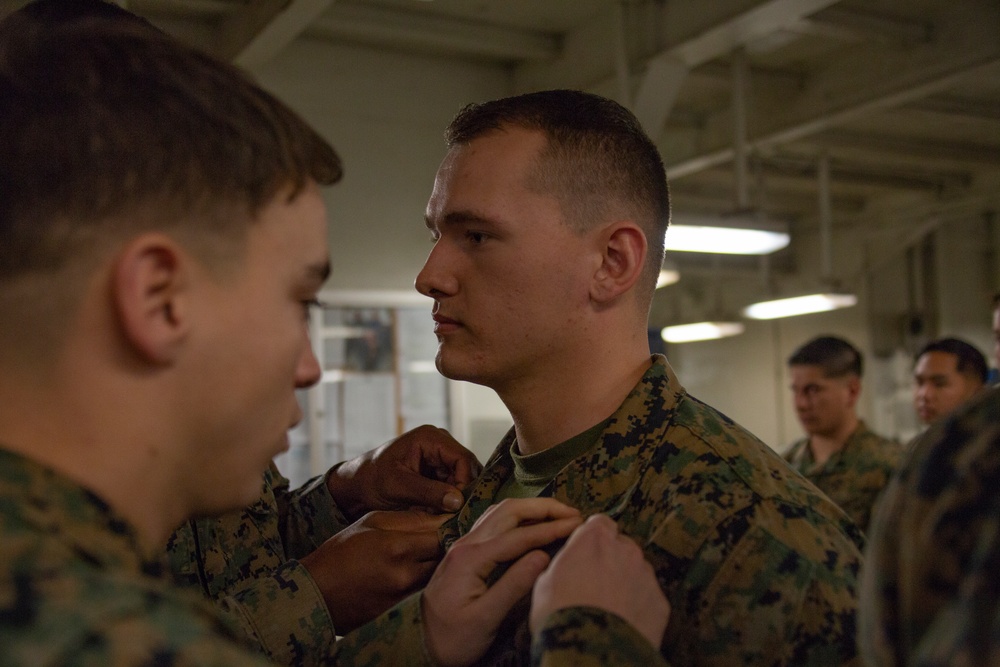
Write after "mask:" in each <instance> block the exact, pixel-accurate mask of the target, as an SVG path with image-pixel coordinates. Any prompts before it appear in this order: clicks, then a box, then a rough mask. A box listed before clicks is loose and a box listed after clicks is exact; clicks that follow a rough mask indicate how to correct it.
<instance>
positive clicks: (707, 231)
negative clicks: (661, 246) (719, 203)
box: [665, 225, 788, 255]
mask: <svg viewBox="0 0 1000 667" xmlns="http://www.w3.org/2000/svg"><path fill="white" fill-rule="evenodd" d="M786 245H788V234H786V233H785V232H771V231H766V230H763V229H738V228H735V227H702V226H698V227H694V226H690V225H670V227H669V228H668V229H667V236H666V242H665V247H666V249H667V250H673V251H679V252H712V253H721V254H724V255H766V254H768V253H772V252H774V251H776V250H781V249H782V248H784V247H785V246H786Z"/></svg>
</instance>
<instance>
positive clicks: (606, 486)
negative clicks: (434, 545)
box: [440, 355, 686, 547]
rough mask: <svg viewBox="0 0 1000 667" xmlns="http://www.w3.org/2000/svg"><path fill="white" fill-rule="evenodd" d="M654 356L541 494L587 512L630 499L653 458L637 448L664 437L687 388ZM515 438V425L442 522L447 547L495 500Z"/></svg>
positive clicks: (612, 510) (613, 508)
mask: <svg viewBox="0 0 1000 667" xmlns="http://www.w3.org/2000/svg"><path fill="white" fill-rule="evenodd" d="M651 361H652V364H651V366H650V368H649V370H647V371H646V373H645V374H644V375H643V377H642V379H641V380H639V382H638V384H636V386H635V387H634V388H633V389H632V391H631V392H629V394H628V396H627V397H626V398H625V400H624V401H623V402H622V404H621V406H620V407H619V408H618V410H616V411H615V413H614V414H613V415H612V416H611V418H610V420H609V421H608V425H607V427H606V428H605V429H604V433H602V434H601V435H600V437H599V445H598V446H596V447H593V448H591V449H590V450H589V451H588V452H587V453H586V454H583V455H582V456H579V457H577V458H576V459H574V460H573V461H571V462H570V463H569V465H567V466H566V467H565V468H563V470H562V471H560V472H559V473H558V474H557V475H556V476H555V478H554V479H553V480H552V481H551V482H550V483H549V485H548V486H546V487H545V489H544V490H543V491H542V492H541V494H540V495H541V496H551V497H553V498H555V499H557V500H560V501H562V502H564V503H566V504H567V505H571V506H573V507H576V508H577V509H579V510H580V512H581V513H582V514H583V515H584V516H590V515H591V514H598V513H605V514H609V515H610V516H611V517H612V518H614V517H616V516H617V515H618V514H619V513H620V511H621V509H622V508H623V507H624V506H627V505H628V501H629V499H630V498H631V496H632V493H633V492H634V491H635V490H636V488H637V485H638V483H639V478H640V474H641V472H642V470H643V469H644V468H645V467H646V466H647V465H648V464H649V461H647V460H645V459H644V458H643V457H642V456H638V453H639V452H641V451H642V450H643V449H644V448H645V445H647V444H650V445H651V446H652V445H655V444H659V443H660V442H661V441H662V440H663V434H664V433H665V432H666V431H667V429H668V428H670V426H671V424H672V423H673V416H674V414H675V413H676V411H677V406H678V403H679V402H680V399H681V397H682V396H684V395H685V394H686V391H685V390H684V387H682V386H681V383H680V381H679V380H678V379H677V376H676V375H674V372H673V369H671V368H670V364H668V363H667V359H666V357H664V356H662V355H653V357H652V360H651ZM651 416H652V417H655V418H650V417H651ZM514 440H515V437H514V429H511V430H510V431H509V432H508V433H507V435H506V436H505V437H504V439H503V440H502V441H501V442H500V444H499V445H498V446H497V448H496V450H494V452H493V455H492V456H490V458H489V460H488V461H487V463H486V466H485V468H484V469H483V473H482V475H481V476H480V477H479V479H478V480H476V483H475V484H474V485H472V487H471V488H470V489H469V491H468V493H467V496H466V503H465V506H464V507H462V509H461V510H459V513H458V514H457V515H456V516H455V517H454V518H452V519H451V520H449V521H448V522H447V523H445V524H444V526H442V528H441V531H440V536H441V540H442V543H443V544H444V545H445V546H446V547H448V546H451V543H452V542H454V541H455V540H456V539H458V538H459V537H461V536H462V535H464V534H465V533H466V532H468V531H469V530H470V529H471V528H472V524H473V522H474V521H475V519H476V518H478V517H480V516H482V514H483V512H485V511H486V508H487V507H489V506H490V505H491V504H492V503H493V501H494V498H495V497H496V494H497V492H498V491H499V490H500V487H502V486H503V483H504V481H505V480H506V479H507V478H508V477H509V476H510V475H512V474H513V472H514V462H513V460H512V459H511V456H510V448H511V445H513V444H514Z"/></svg>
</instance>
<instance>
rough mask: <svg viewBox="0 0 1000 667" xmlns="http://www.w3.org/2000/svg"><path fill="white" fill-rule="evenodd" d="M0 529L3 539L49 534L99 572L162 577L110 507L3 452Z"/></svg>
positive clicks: (33, 464) (59, 477)
mask: <svg viewBox="0 0 1000 667" xmlns="http://www.w3.org/2000/svg"><path fill="white" fill-rule="evenodd" d="M0 526H2V527H3V533H4V537H5V539H7V538H9V537H21V536H29V535H32V534H46V535H48V536H50V537H53V538H55V539H57V540H58V541H59V542H61V543H62V544H63V545H64V546H65V548H66V549H67V551H69V552H72V553H74V554H76V555H77V556H78V557H81V558H83V559H86V560H88V561H90V562H91V563H93V564H94V565H96V566H98V567H102V568H109V569H111V568H113V569H126V570H130V571H141V572H143V573H145V574H147V575H150V576H155V577H161V576H163V568H162V563H160V562H159V561H156V560H147V559H145V558H143V555H142V550H141V549H140V547H139V541H138V536H137V535H136V533H135V531H134V530H133V528H132V526H131V525H129V524H128V523H127V522H126V521H125V520H124V519H123V518H121V517H120V516H119V515H118V514H117V513H116V512H115V511H114V510H113V509H112V508H111V507H109V506H108V504H107V503H105V502H104V501H103V500H101V499H100V498H99V497H97V496H96V495H94V494H93V493H91V492H90V491H88V490H86V489H84V488H83V487H81V486H79V485H78V484H76V483H75V482H73V481H71V480H69V479H67V478H66V477H64V476H62V475H61V474H59V473H57V472H56V471H54V470H51V469H49V468H46V467H44V466H42V465H40V464H38V463H36V462H34V461H32V460H31V459H28V458H26V457H24V456H21V455H19V454H15V453H13V452H9V451H6V450H3V449H0ZM19 534H20V535H19Z"/></svg>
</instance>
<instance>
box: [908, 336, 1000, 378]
mask: <svg viewBox="0 0 1000 667" xmlns="http://www.w3.org/2000/svg"><path fill="white" fill-rule="evenodd" d="M928 352H946V353H948V354H953V355H955V370H957V371H958V372H959V373H961V374H962V375H966V376H968V377H970V378H973V379H974V380H978V381H979V382H980V383H981V384H986V379H987V377H988V376H989V373H990V369H989V366H988V365H987V364H986V357H985V356H984V355H983V353H982V352H980V351H979V350H977V349H976V347H975V346H973V345H972V344H971V343H968V342H966V341H964V340H962V339H961V338H939V339H938V340H932V341H931V342H929V343H927V344H926V345H924V346H923V347H922V348H920V352H918V353H917V356H916V357H915V358H914V361H916V360H919V359H920V357H922V356H924V355H925V354H927V353H928Z"/></svg>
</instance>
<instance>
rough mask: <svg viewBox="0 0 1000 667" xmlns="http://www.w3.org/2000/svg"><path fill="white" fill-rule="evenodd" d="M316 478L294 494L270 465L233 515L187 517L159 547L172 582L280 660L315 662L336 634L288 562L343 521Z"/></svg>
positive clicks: (302, 575) (310, 587)
mask: <svg viewBox="0 0 1000 667" xmlns="http://www.w3.org/2000/svg"><path fill="white" fill-rule="evenodd" d="M347 523H348V522H347V520H346V518H345V517H344V516H343V514H342V513H341V512H340V510H339V509H338V508H337V505H336V503H334V501H333V497H332V496H331V495H330V492H329V490H328V489H327V486H326V481H325V477H323V476H320V477H316V478H314V479H312V480H310V481H309V482H307V483H306V484H304V485H303V486H302V487H300V488H299V489H297V490H295V491H290V490H289V483H288V480H287V479H286V478H284V477H283V476H282V475H281V473H279V472H278V469H277V468H276V467H275V466H274V464H271V467H270V469H269V470H267V471H266V472H265V474H264V486H263V489H262V492H261V496H260V498H258V499H257V501H256V502H254V504H252V505H250V506H249V507H247V508H246V509H244V510H242V511H240V512H232V513H230V514H227V515H224V516H222V517H220V518H218V519H199V520H196V521H189V522H188V523H186V524H184V526H182V527H181V528H180V529H178V530H177V531H176V532H175V533H174V535H173V536H172V537H171V538H170V541H169V542H168V544H167V555H168V559H169V563H170V568H171V569H172V570H173V572H174V576H175V578H176V579H177V581H178V582H179V583H181V584H182V585H185V586H189V587H196V588H199V589H200V590H201V591H202V592H203V593H204V594H205V595H207V596H208V597H209V598H211V599H213V600H218V602H219V604H220V606H221V608H222V609H224V610H225V611H226V612H228V613H229V615H230V616H231V617H232V618H233V619H234V620H235V622H236V623H238V624H239V625H240V626H241V627H242V628H243V630H244V632H245V633H246V634H247V636H249V637H252V638H254V639H255V640H256V641H257V642H258V643H259V644H260V645H261V646H262V647H263V649H264V651H265V652H266V653H267V654H268V655H270V656H271V658H272V659H273V660H274V661H275V662H278V663H280V664H286V665H314V664H321V663H322V661H323V660H324V659H326V658H327V657H328V656H329V653H330V647H331V646H332V645H333V642H334V641H335V638H336V633H335V630H334V627H333V621H332V619H331V618H330V613H329V611H328V610H327V606H326V603H325V602H324V601H323V595H322V593H321V592H320V590H319V588H318V587H317V586H316V583H315V581H313V579H312V577H311V576H310V575H309V573H308V572H307V571H306V569H305V567H303V566H302V564H301V563H299V561H297V560H295V559H297V558H300V557H302V556H305V555H307V554H309V553H311V552H312V551H314V550H315V549H316V548H317V547H319V545H320V544H322V543H323V542H324V541H326V539H327V538H329V537H330V536H331V535H334V534H335V533H337V532H338V531H339V530H341V529H342V528H344V527H346V526H347Z"/></svg>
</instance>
